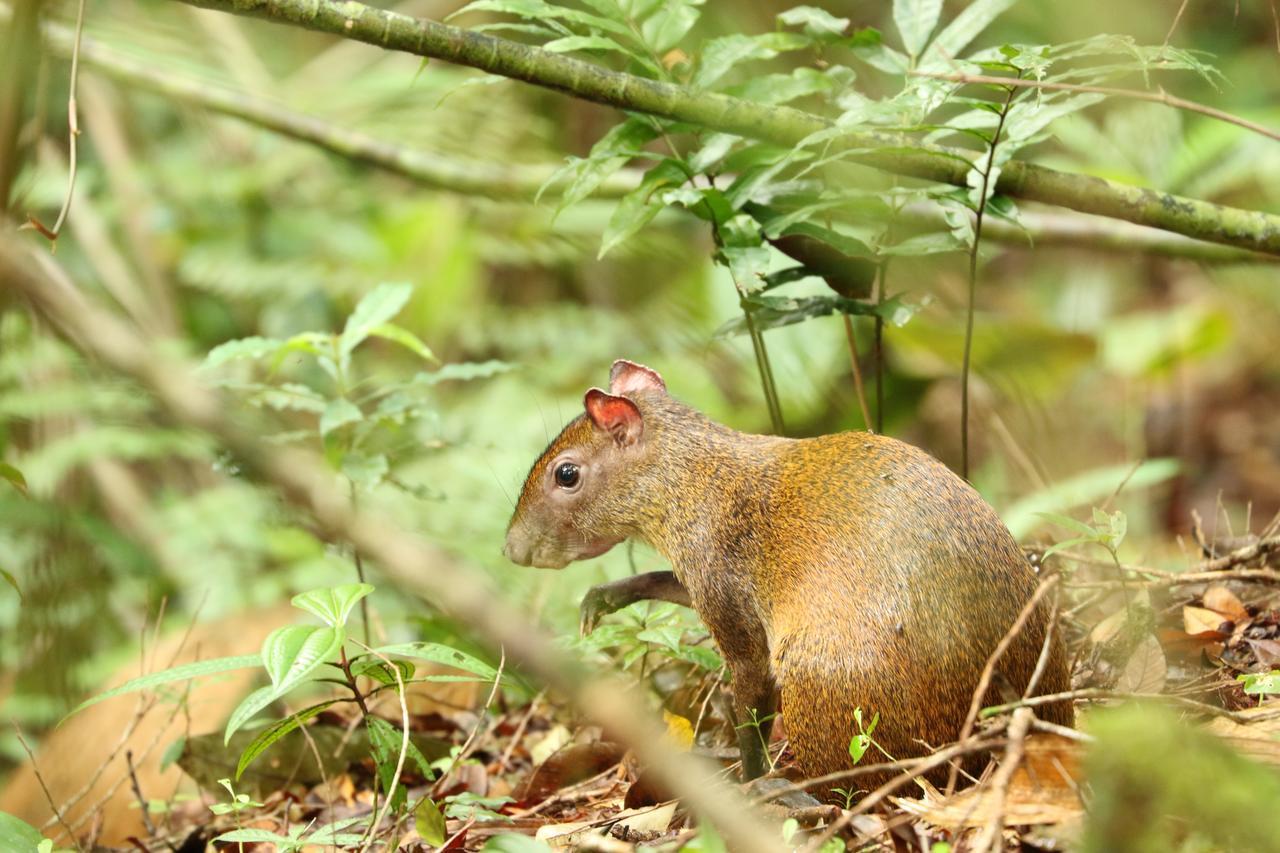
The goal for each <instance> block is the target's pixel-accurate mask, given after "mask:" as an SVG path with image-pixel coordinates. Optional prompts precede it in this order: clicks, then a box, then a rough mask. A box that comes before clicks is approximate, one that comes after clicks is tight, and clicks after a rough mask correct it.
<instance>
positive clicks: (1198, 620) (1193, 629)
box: [1182, 604, 1229, 639]
mask: <svg viewBox="0 0 1280 853" xmlns="http://www.w3.org/2000/svg"><path fill="white" fill-rule="evenodd" d="M1226 621H1227V620H1225V619H1223V618H1222V614H1221V613H1219V612H1218V611H1216V610H1209V609H1208V608H1206V607H1192V606H1191V605H1189V604H1188V605H1186V606H1184V607H1183V608H1182V628H1183V630H1184V631H1186V632H1187V633H1188V634H1190V635H1191V636H1193V637H1197V638H1200V639H1210V638H1211V637H1212V638H1215V639H1225V638H1226V637H1227V636H1229V633H1227V632H1224V631H1223V630H1222V625H1223V623H1224V622H1226Z"/></svg>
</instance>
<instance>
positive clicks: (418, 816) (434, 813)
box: [413, 797, 448, 847]
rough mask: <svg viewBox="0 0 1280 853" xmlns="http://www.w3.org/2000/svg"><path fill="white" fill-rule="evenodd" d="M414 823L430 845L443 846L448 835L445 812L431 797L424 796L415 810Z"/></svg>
mask: <svg viewBox="0 0 1280 853" xmlns="http://www.w3.org/2000/svg"><path fill="white" fill-rule="evenodd" d="M413 825H414V828H415V829H417V830H418V835H419V836H420V837H421V838H422V840H423V841H425V842H427V845H428V846H429V847H440V846H442V845H443V844H444V842H445V839H446V838H447V837H448V836H446V835H445V825H444V813H443V812H441V811H440V808H439V807H438V806H437V805H436V804H435V803H434V802H433V801H432V799H431V798H430V797H423V798H422V800H421V801H420V802H419V803H418V807H417V808H415V809H414V810H413Z"/></svg>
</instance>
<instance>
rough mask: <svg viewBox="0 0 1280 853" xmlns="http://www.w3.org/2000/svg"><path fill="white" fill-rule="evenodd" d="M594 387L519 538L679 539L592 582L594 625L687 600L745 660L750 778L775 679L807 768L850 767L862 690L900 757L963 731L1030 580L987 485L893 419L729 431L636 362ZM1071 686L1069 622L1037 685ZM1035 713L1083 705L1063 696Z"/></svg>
mask: <svg viewBox="0 0 1280 853" xmlns="http://www.w3.org/2000/svg"><path fill="white" fill-rule="evenodd" d="M584 402H585V408H586V411H585V413H584V414H582V415H580V416H578V417H577V418H575V419H574V420H572V421H570V422H569V424H568V425H567V426H566V427H565V428H564V430H563V431H562V432H561V433H560V435H559V436H557V437H556V439H555V440H554V441H552V442H551V444H550V446H548V447H547V449H546V450H545V451H543V453H542V455H541V456H540V457H539V458H538V461H537V462H535V463H534V465H533V468H532V470H530V472H529V476H528V479H527V480H526V481H525V484H524V489H523V491H522V492H521V494H520V502H519V504H518V505H517V507H516V510H515V513H514V514H513V516H512V518H511V523H510V526H509V528H508V531H507V540H506V547H505V553H506V555H507V556H508V557H509V558H510V559H511V560H513V561H514V562H516V563H519V564H521V565H526V566H527V565H533V566H539V567H543V568H562V567H564V566H565V565H567V564H568V563H570V562H572V561H574V560H580V559H585V558H588V557H594V556H597V555H599V554H603V553H604V552H605V551H607V550H609V549H610V548H611V547H613V546H614V545H616V544H618V543H619V542H622V541H623V540H624V539H628V538H635V539H639V540H642V541H644V542H647V543H649V544H650V545H652V546H653V547H654V548H655V549H657V550H658V552H660V553H661V554H662V555H663V556H664V557H666V558H667V559H668V560H669V561H670V563H671V565H672V567H673V568H674V569H675V572H674V574H672V573H671V572H651V573H649V574H643V575H637V576H634V577H631V578H626V579H624V580H622V581H616V582H614V583H611V584H604V585H602V586H598V587H595V588H594V589H592V590H591V591H590V592H589V593H588V595H587V597H586V599H585V600H584V602H583V610H582V617H583V630H584V631H590V630H591V629H592V628H593V627H594V626H595V623H596V621H597V620H598V619H599V617H600V616H602V615H603V614H605V613H609V612H611V611H613V610H616V609H618V608H620V607H623V606H626V605H627V604H631V603H632V602H635V601H640V600H644V599H662V600H666V601H674V602H677V603H679V604H685V605H691V606H692V607H693V608H694V609H695V610H696V611H697V612H698V615H699V616H700V617H701V618H702V620H703V621H704V622H705V623H706V624H707V627H708V628H709V629H710V631H711V634H712V636H713V637H714V638H715V641H716V643H717V644H718V645H719V647H720V650H721V652H722V653H723V655H724V658H725V661H726V663H727V664H728V666H729V669H730V672H731V674H732V678H733V693H734V705H735V711H736V713H737V716H738V720H737V722H738V723H739V725H740V728H739V730H738V731H739V746H740V748H741V752H742V759H743V772H744V776H745V777H746V778H748V779H751V778H754V777H756V776H758V775H760V774H762V773H763V772H764V771H765V769H766V767H767V764H766V756H765V754H764V750H763V747H762V746H761V741H762V738H761V736H760V734H759V733H757V732H756V731H754V730H753V729H752V727H751V726H750V725H746V726H743V725H741V724H743V723H748V722H749V721H752V720H766V722H765V723H764V724H763V726H764V728H765V735H766V738H767V729H768V722H767V719H768V718H770V717H771V715H772V714H773V711H774V709H775V707H776V704H775V689H776V687H780V688H781V694H782V716H783V720H784V722H785V727H786V731H787V734H788V737H789V739H790V743H791V747H792V749H793V750H794V752H795V754H796V758H797V759H798V762H799V765H800V768H801V770H802V771H803V772H804V773H805V774H806V776H808V777H814V776H819V775H824V774H827V773H831V772H835V771H838V770H842V769H845V768H848V767H851V766H852V763H853V762H852V760H851V759H850V756H849V742H850V740H851V739H852V738H853V737H854V736H855V735H857V734H858V727H857V723H856V722H855V718H854V711H855V709H858V708H860V709H862V719H863V721H864V723H867V722H869V721H870V720H871V718H872V716H873V715H874V714H879V715H880V721H879V725H878V727H877V728H876V729H875V731H874V734H873V735H872V737H873V738H874V740H875V742H876V744H878V745H879V747H880V748H882V749H883V750H884V752H886V753H888V754H889V755H892V756H893V757H894V758H898V759H901V758H907V757H911V756H917V755H921V754H923V753H925V752H927V751H928V748H929V747H937V746H940V745H942V744H945V743H948V742H950V741H952V740H955V739H956V738H957V736H958V735H959V733H960V729H961V727H962V725H963V722H964V718H965V715H966V713H967V711H968V708H969V705H970V702H971V699H972V694H973V691H974V690H975V688H976V687H977V684H978V681H979V677H980V674H981V672H982V669H983V667H984V665H985V664H986V661H987V659H988V657H989V656H990V654H991V652H992V650H993V649H994V648H995V647H996V645H997V644H998V643H999V642H1000V640H1001V638H1002V637H1003V636H1004V635H1005V633H1006V632H1007V631H1008V630H1009V628H1010V626H1011V625H1012V624H1013V623H1014V621H1015V619H1016V618H1017V615H1018V613H1019V611H1020V610H1021V609H1022V607H1023V606H1024V605H1025V603H1026V602H1027V600H1028V599H1029V598H1030V597H1031V595H1032V593H1033V592H1034V590H1035V588H1036V583H1037V581H1036V577H1035V573H1034V571H1033V570H1032V568H1031V566H1030V564H1029V563H1028V562H1027V560H1026V559H1025V558H1024V557H1023V555H1022V552H1021V551H1020V550H1019V548H1018V546H1017V544H1016V543H1015V542H1014V540H1013V537H1012V535H1010V533H1009V531H1008V529H1007V528H1006V527H1005V526H1004V524H1003V523H1002V522H1001V521H1000V518H999V517H998V516H997V515H996V513H995V511H994V510H993V509H992V508H991V507H990V506H989V505H988V504H987V503H986V502H985V501H983V499H982V498H981V497H979V495H978V493H977V492H976V491H974V490H973V489H972V488H971V487H970V486H969V485H968V484H967V483H965V482H964V481H963V480H961V479H960V478H959V477H957V476H956V475H955V474H953V473H952V472H951V471H950V470H948V469H947V468H946V466H944V465H943V464H942V463H941V462H938V461H937V460H936V459H934V458H932V457H931V456H929V455H927V454H926V453H924V452H923V451H921V450H919V449H917V448H915V447H912V446H911V445H908V444H904V443H903V442H901V441H896V440H894V439H892V438H886V437H884V436H879V435H874V434H870V433H861V432H848V433H841V434H839V435H829V436H823V437H820V438H810V439H787V438H778V437H773V436H762V435H749V434H745V433H740V432H736V431H734V430H731V429H729V428H728V427H725V426H722V425H720V424H718V423H715V422H714V421H712V420H710V419H709V418H707V417H706V416H704V415H702V414H701V413H699V412H697V411H696V410H694V409H692V408H690V407H688V406H686V405H683V404H681V403H679V402H677V401H676V400H674V399H672V398H671V397H670V396H669V395H668V394H667V390H666V385H665V384H664V383H663V381H662V378H661V377H660V376H659V375H658V374H657V373H656V372H655V371H653V370H650V369H649V368H646V367H643V366H641V365H638V364H634V363H632V362H628V361H618V362H616V363H615V364H614V365H613V370H612V371H611V374H610V387H609V391H608V392H605V391H602V390H600V389H599V388H593V389H591V390H590V391H588V392H587V394H586V398H585V401H584ZM1047 624H1048V612H1047V609H1046V608H1044V607H1040V608H1038V609H1037V611H1036V612H1034V613H1033V614H1032V617H1031V618H1030V619H1029V620H1028V622H1027V624H1026V625H1025V627H1024V629H1023V630H1022V631H1021V632H1020V633H1019V634H1018V636H1017V638H1016V639H1015V641H1014V642H1013V644H1012V646H1011V647H1010V648H1009V649H1008V651H1006V652H1005V654H1004V655H1003V657H1002V658H1001V659H1000V661H999V664H998V666H997V669H996V678H995V679H993V681H992V688H991V690H990V691H989V694H988V696H987V697H985V700H986V701H987V702H989V703H994V702H996V701H999V700H1001V699H1003V698H1005V697H1006V696H1007V695H1008V694H1009V693H1010V692H1012V693H1014V694H1016V695H1015V696H1014V698H1016V696H1019V695H1021V694H1022V692H1023V690H1024V688H1025V687H1026V685H1027V683H1028V682H1029V680H1030V679H1031V677H1032V673H1033V672H1034V671H1035V668H1036V663H1037V660H1038V659H1039V657H1040V654H1041V650H1042V648H1043V645H1044V641H1045V631H1046V627H1047ZM1001 689H1003V690H1004V691H1005V692H1004V693H1003V694H1002V693H1001V692H1000V691H1001ZM1067 689H1068V677H1067V666H1066V662H1065V660H1064V657H1063V653H1062V650H1061V649H1060V647H1059V646H1058V644H1057V643H1056V641H1055V642H1052V643H1051V644H1050V647H1049V650H1048V656H1047V660H1046V664H1045V668H1044V670H1043V673H1042V675H1041V678H1040V679H1039V681H1038V683H1037V685H1036V691H1037V692H1038V693H1042V694H1044V693H1057V692H1060V691H1064V690H1067ZM1037 713H1038V714H1039V716H1040V717H1041V718H1042V719H1047V720H1049V721H1052V722H1055V723H1059V724H1064V725H1070V724H1071V719H1072V710H1071V707H1070V705H1069V704H1066V703H1064V704H1059V705H1049V706H1045V707H1041V708H1039V709H1037ZM872 752H873V753H874V752H875V750H872ZM876 760H884V759H883V756H881V755H878V754H874V755H868V756H867V757H866V758H864V759H863V761H864V762H872V761H876ZM885 778H887V777H884V776H881V777H879V778H877V777H874V776H873V777H871V778H866V777H864V778H860V779H858V780H857V785H858V786H859V787H862V788H865V789H870V788H871V787H874V785H876V784H879V783H880V782H882V781H884V779H885Z"/></svg>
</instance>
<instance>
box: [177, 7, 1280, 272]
mask: <svg viewBox="0 0 1280 853" xmlns="http://www.w3.org/2000/svg"><path fill="white" fill-rule="evenodd" d="M180 2H184V3H189V4H190V5H194V6H201V7H204V8H208V9H217V10H220V11H224V12H232V13H234V14H238V15H248V16H251V17H257V18H264V19H267V20H271V21H276V22H279V23H288V24H294V25H296V26H301V27H305V28H307V29H311V30H317V31H320V32H326V33H332V34H334V35H339V36H344V37H346V38H350V39H355V40H357V41H363V42H367V43H369V44H373V45H377V46H380V47H384V48H388V49H391V50H402V51H406V52H408V53H412V54H415V55H417V56H426V57H431V58H433V59H443V60H446V61H449V62H455V63H458V64H460V65H467V66H470V67H473V68H479V69H481V70H483V71H487V72H489V73H491V74H498V75H501V76H503V77H510V78H512V79H515V80H523V81H525V82H527V83H533V84H535V85H538V86H544V87H546V88H549V89H555V90H557V91H561V92H565V93H567V94H570V95H573V96H575V97H578V98H582V99H584V100H588V101H594V102H596V103H600V104H606V105H609V106H614V107H618V108H620V109H626V110H633V111H638V112H644V113H649V114H651V115H656V116H660V117H663V118H669V119H674V120H677V121H686V122H691V123H693V124H698V125H701V126H703V127H707V128H710V129H713V130H718V131H723V132H727V133H734V134H737V135H740V136H747V137H751V138H755V139H762V140H767V141H769V142H773V143H775V144H778V145H786V146H794V145H796V144H798V143H799V142H800V141H801V140H803V139H805V138H806V137H807V136H809V135H811V134H813V133H816V132H818V131H821V130H825V129H827V128H829V127H830V123H829V122H828V121H827V120H826V119H823V118H821V117H819V116H816V115H813V114H811V113H807V112H803V111H801V110H797V109H793V108H791V107H773V106H766V105H764V104H758V103H754V102H752V101H745V100H742V99H741V98H733V97H729V96H728V95H722V94H719V93H715V92H696V91H693V90H690V89H685V88H682V87H680V86H674V85H671V84H668V83H661V82H658V81H655V80H647V79H644V78H641V77H635V76H632V75H630V74H623V73H620V72H617V71H610V70H608V69H606V68H602V67H600V66H598V65H594V64H592V63H589V62H583V61H581V60H578V59H574V58H572V57H569V56H564V55H562V54H556V53H548V52H546V51H543V50H539V49H537V48H533V47H529V46H527V45H522V44H518V43H516V42H513V41H508V40H505V39H499V38H494V37H492V36H488V35H485V34H483V33H476V32H471V31H469V30H465V29H460V28H458V27H451V26H446V25H444V24H439V23H436V22H434V21H427V20H419V19H415V18H411V17H408V16H407V15H401V14H398V13H395V12H390V11H387V10H383V9H375V8H373V7H370V6H366V5H364V4H363V3H359V2H356V0H180ZM839 145H840V146H842V148H843V149H844V150H846V151H848V152H850V158H851V159H853V160H855V161H857V162H860V163H863V164H865V165H868V166H873V167H875V168H878V169H884V170H886V171H890V172H895V173H898V174H902V175H908V176H911V177H915V178H921V179H924V180H929V181H936V182H939V183H946V184H953V185H956V186H964V185H965V175H966V174H967V173H968V172H969V169H970V162H969V160H968V157H969V156H970V154H969V152H966V151H962V150H958V149H949V148H942V147H938V146H928V145H923V144H916V145H913V146H910V147H908V146H903V145H902V144H901V143H898V142H897V141H896V140H890V139H887V138H885V137H883V136H879V135H876V134H870V133H849V134H845V135H844V136H843V137H841V139H840V142H839ZM996 190H997V192H1000V193H1004V194H1006V195H1010V196H1015V197H1018V198H1024V199H1029V200H1032V201H1041V202H1045V203H1048V204H1056V205H1061V206H1063V207H1069V208H1072V209H1075V210H1079V211H1082V212H1085V213H1096V214H1099V215H1102V216H1110V217H1113V218H1116V219H1125V220H1128V221H1130V222H1136V223H1138V224H1140V225H1151V226H1154V227H1156V228H1162V229H1164V230H1167V231H1175V232H1177V233H1180V234H1185V235H1187V236H1189V237H1196V238H1199V239H1202V240H1209V241H1211V242H1215V243H1224V244H1226V245H1230V246H1238V247H1240V248H1245V249H1254V250H1257V251H1262V252H1268V253H1271V254H1280V216H1278V215H1274V214H1268V213H1262V212H1259V211H1249V210H1241V209H1239V208H1232V207H1226V206H1223V205H1217V204H1211V203H1209V202H1205V201H1199V200H1196V199H1189V198H1183V197H1181V196H1175V195H1171V194H1169V193H1162V192H1157V191H1155V190H1149V189H1142V188H1140V187H1131V186H1125V185H1123V184H1117V183H1113V182H1111V181H1106V180H1103V179H1102V178H1095V177H1091V176H1085V175H1075V174H1070V173H1065V172H1059V171H1056V170H1053V169H1048V168H1045V167H1043V166H1036V165H1033V164H1030V163H1025V162H1019V161H1015V162H1011V163H1008V164H1006V165H1005V167H1004V169H1003V171H1002V172H1001V174H1000V179H999V181H997V183H996Z"/></svg>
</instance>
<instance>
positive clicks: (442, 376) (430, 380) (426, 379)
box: [413, 361, 516, 385]
mask: <svg viewBox="0 0 1280 853" xmlns="http://www.w3.org/2000/svg"><path fill="white" fill-rule="evenodd" d="M515 369H516V365H514V364H510V363H509V362H505V361H460V362H455V363H453V364H446V365H444V366H443V367H441V368H440V369H439V370H433V371H432V372H430V373H419V374H417V375H416V376H414V377H413V384H414V385H437V384H439V383H441V382H451V381H459V382H466V381H469V380H472V379H488V378H489V377H490V376H497V375H498V374H499V373H506V372H507V371H509V370H515Z"/></svg>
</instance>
